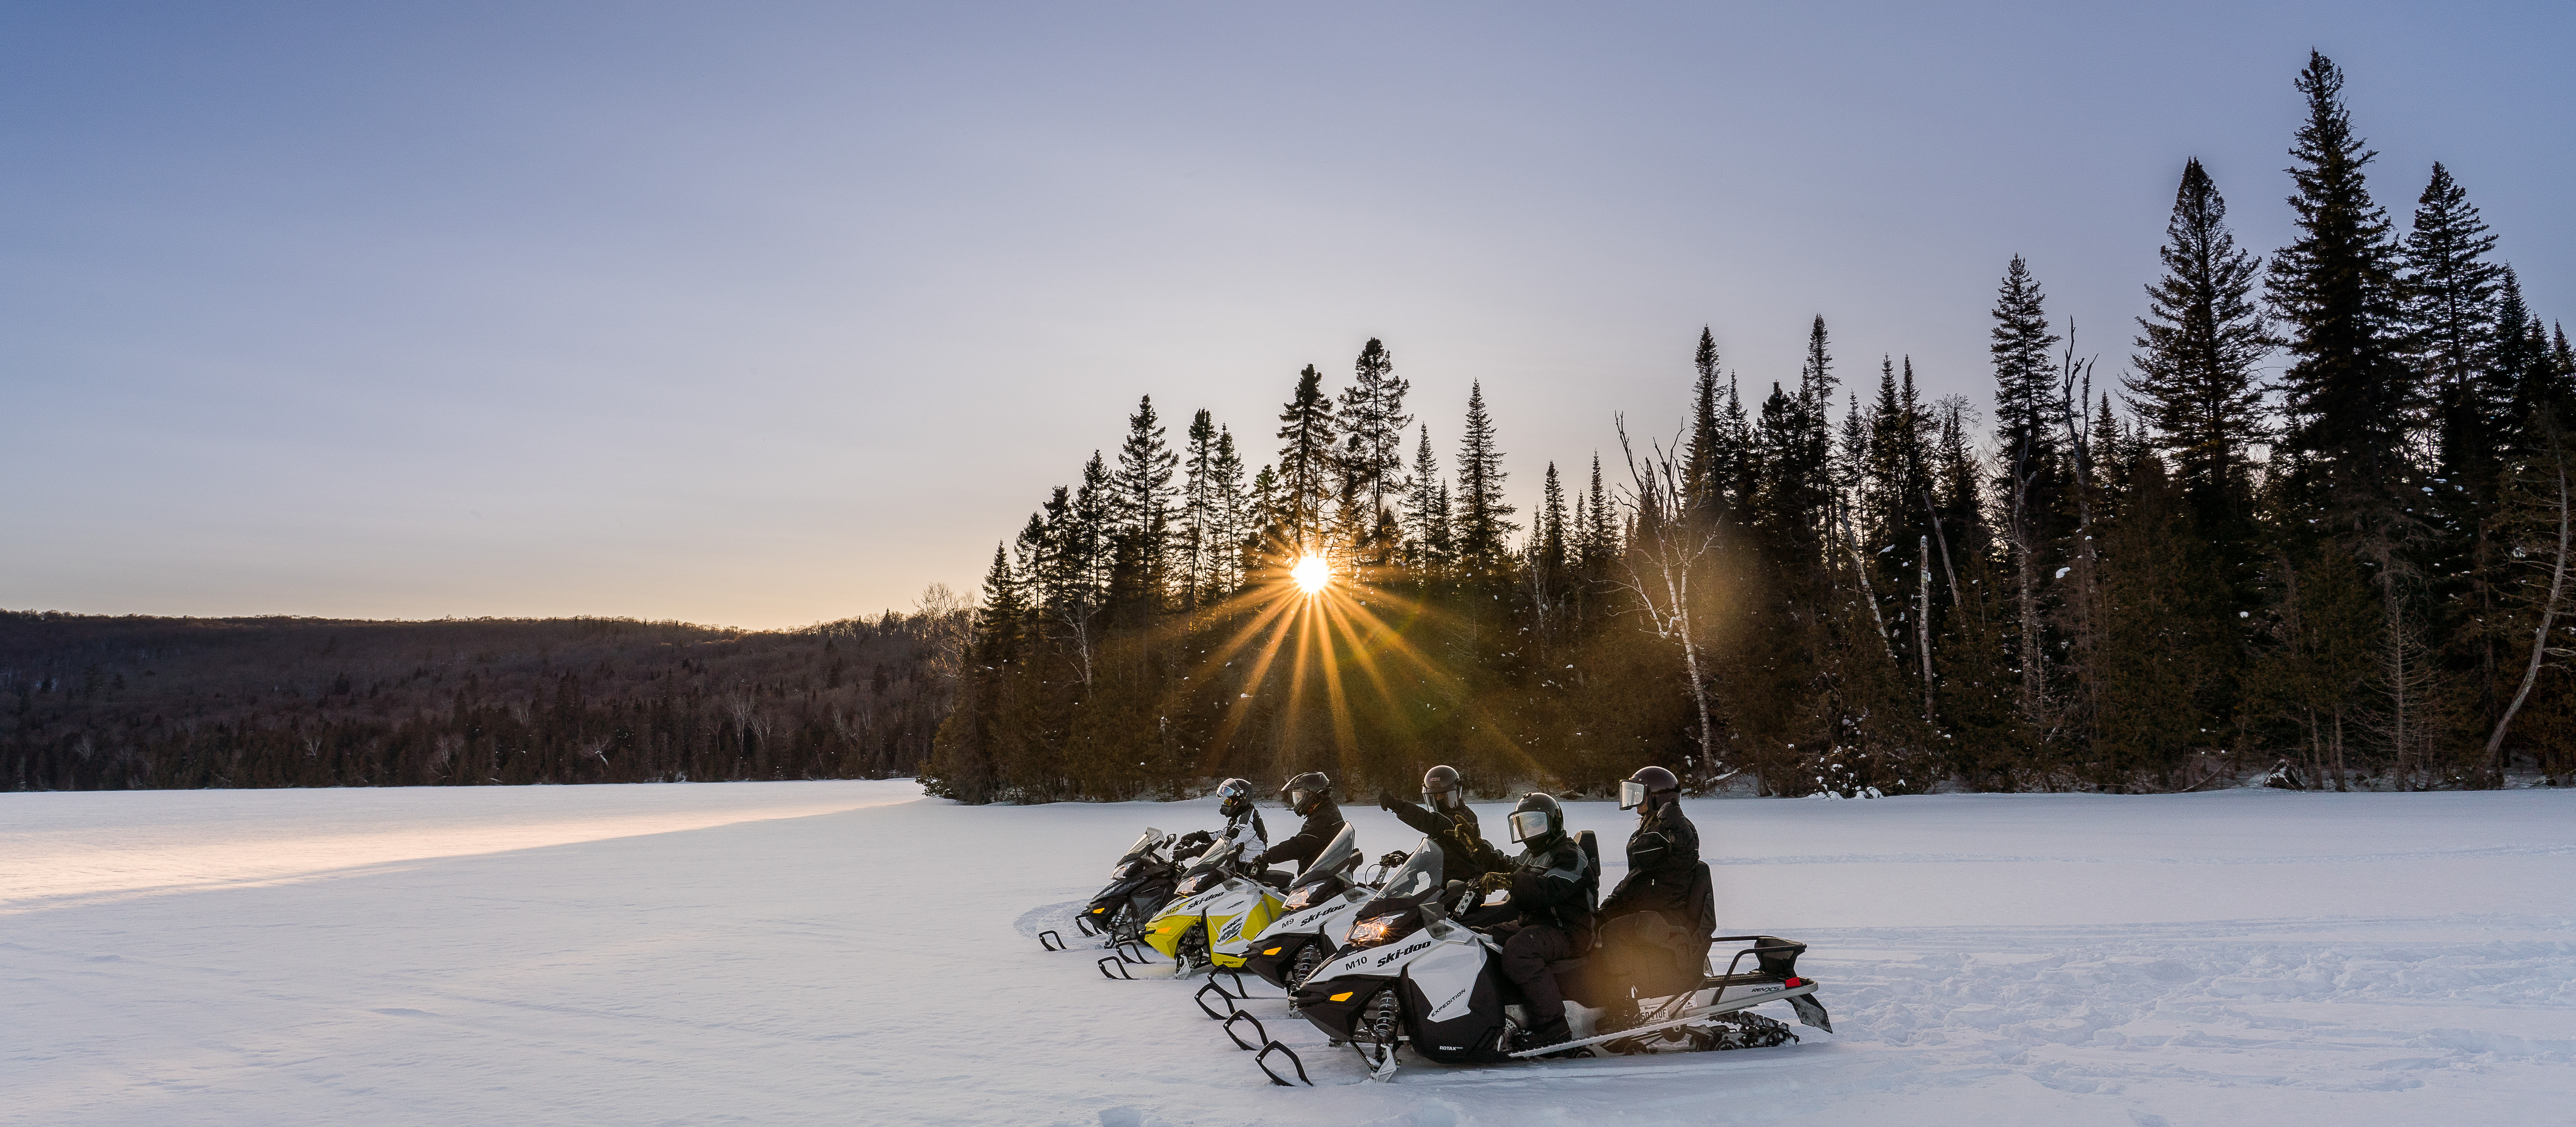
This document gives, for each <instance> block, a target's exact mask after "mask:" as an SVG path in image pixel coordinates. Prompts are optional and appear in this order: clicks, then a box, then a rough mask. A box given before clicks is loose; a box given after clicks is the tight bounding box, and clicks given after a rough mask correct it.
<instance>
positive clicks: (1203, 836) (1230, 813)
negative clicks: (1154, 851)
mask: <svg viewBox="0 0 2576 1127" xmlns="http://www.w3.org/2000/svg"><path fill="white" fill-rule="evenodd" d="M1216 796H1217V804H1216V812H1217V813H1219V814H1223V815H1225V828H1224V829H1223V830H1220V831H1218V832H1217V833H1214V834H1211V833H1209V832H1207V831H1206V830H1193V831H1191V832H1189V833H1186V834H1183V835H1181V840H1180V841H1179V842H1178V843H1176V844H1175V845H1174V847H1173V849H1172V856H1173V858H1174V859H1176V860H1188V859H1189V858H1192V857H1196V856H1198V855H1200V854H1202V853H1205V852H1207V851H1208V849H1209V847H1211V846H1214V847H1217V848H1223V847H1225V846H1228V845H1232V844H1234V843H1235V842H1238V841H1240V842H1243V843H1244V846H1243V851H1244V853H1245V854H1247V855H1253V854H1259V853H1260V852H1261V851H1262V850H1265V849H1268V848H1270V830H1269V828H1268V827H1266V826H1264V825H1262V824H1261V812H1260V811H1259V810H1256V809H1254V808H1253V806H1252V784H1251V783H1250V782H1247V781H1245V780H1243V779H1227V780H1226V781H1224V782H1222V783H1218V784H1217V785H1216Z"/></svg>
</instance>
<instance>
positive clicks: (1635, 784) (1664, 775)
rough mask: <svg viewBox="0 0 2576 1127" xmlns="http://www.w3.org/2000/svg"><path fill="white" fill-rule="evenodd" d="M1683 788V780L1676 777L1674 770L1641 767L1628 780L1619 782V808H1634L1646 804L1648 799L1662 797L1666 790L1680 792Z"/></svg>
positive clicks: (1674, 792)
mask: <svg viewBox="0 0 2576 1127" xmlns="http://www.w3.org/2000/svg"><path fill="white" fill-rule="evenodd" d="M1681 789H1682V781H1681V780H1680V779H1676V778H1674V777H1673V773H1672V772H1670V771H1667V770H1664V769H1663V768H1661V767H1639V768H1637V773H1636V774H1634V775H1630V776H1628V781H1626V782H1623V783H1621V784H1619V809H1622V810H1634V809H1636V808H1638V807H1640V806H1643V805H1645V804H1646V801H1647V800H1648V799H1652V798H1657V797H1661V796H1662V795H1663V794H1665V793H1666V792H1671V793H1673V794H1679V793H1681Z"/></svg>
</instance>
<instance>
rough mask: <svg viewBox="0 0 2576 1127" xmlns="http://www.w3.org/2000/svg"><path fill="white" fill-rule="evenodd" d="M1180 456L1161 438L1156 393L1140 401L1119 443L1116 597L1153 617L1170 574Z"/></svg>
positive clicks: (1135, 610)
mask: <svg viewBox="0 0 2576 1127" xmlns="http://www.w3.org/2000/svg"><path fill="white" fill-rule="evenodd" d="M1179 462H1180V459H1179V458H1178V457H1177V456H1176V455H1174V454H1173V453H1172V450H1171V447H1170V446H1169V445H1168V444H1167V443H1165V442H1164V440H1163V426H1162V421H1161V420H1160V419H1159V418H1157V417H1156V416H1155V414H1154V398H1153V397H1152V396H1150V395H1149V396H1145V397H1143V398H1141V399H1139V400H1138V401H1137V404H1136V413H1135V414H1133V415H1130V416H1128V418H1127V441H1126V442H1124V443H1123V444H1121V445H1120V446H1119V448H1118V472H1117V476H1116V478H1115V479H1114V482H1115V487H1116V501H1115V506H1116V508H1115V514H1116V520H1117V534H1116V535H1117V541H1116V547H1115V551H1116V553H1117V562H1118V564H1119V565H1120V566H1119V567H1118V569H1117V570H1118V572H1119V574H1118V575H1117V576H1116V578H1115V579H1114V580H1113V586H1114V587H1116V588H1117V589H1118V601H1119V602H1120V603H1122V604H1123V605H1126V606H1128V607H1130V608H1131V609H1132V611H1133V612H1134V613H1138V614H1143V615H1146V616H1148V617H1150V616H1151V615H1152V614H1153V613H1154V612H1155V611H1156V610H1158V609H1159V608H1160V604H1161V603H1162V600H1163V598H1164V592H1165V588H1166V587H1167V586H1168V585H1169V578H1170V574H1171V555H1172V550H1171V535H1172V502H1173V499H1174V497H1175V495H1176V492H1177V491H1176V490H1174V489H1173V487H1172V474H1173V471H1174V470H1175V469H1176V468H1177V467H1178V465H1179Z"/></svg>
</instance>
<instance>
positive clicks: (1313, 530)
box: [1277, 364, 1336, 550]
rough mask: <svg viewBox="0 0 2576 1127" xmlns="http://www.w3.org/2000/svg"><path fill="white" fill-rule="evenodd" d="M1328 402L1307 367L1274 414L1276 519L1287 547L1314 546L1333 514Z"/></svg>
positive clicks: (1321, 380)
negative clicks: (1276, 432)
mask: <svg viewBox="0 0 2576 1127" xmlns="http://www.w3.org/2000/svg"><path fill="white" fill-rule="evenodd" d="M1333 422H1334V420H1333V401H1332V399H1331V397H1329V396H1327V395H1325V394H1324V374H1323V373H1321V372H1318V371H1316V370H1315V366H1314V365H1312V364H1308V365H1306V370H1305V371H1302V372H1299V373H1297V390H1296V392H1295V393H1294V394H1292V395H1290V396H1289V398H1288V404H1287V406H1286V407H1284V408H1282V409H1281V410H1280V412H1279V424H1280V425H1279V442H1280V446H1279V473H1278V487H1279V497H1278V499H1277V505H1278V510H1277V515H1278V518H1279V525H1280V530H1281V534H1282V535H1283V536H1284V537H1285V538H1286V541H1287V543H1288V545H1289V546H1290V547H1293V548H1295V549H1298V550H1309V549H1313V548H1317V547H1320V546H1321V544H1322V538H1323V536H1324V533H1325V531H1326V529H1325V527H1324V526H1325V522H1326V520H1327V519H1328V518H1329V516H1330V515H1331V513H1332V511H1333V501H1334V485H1335V484H1336V483H1335V476H1336V474H1335V470H1336V467H1335V464H1334V463H1335V461H1336V459H1335V458H1334V456H1333Z"/></svg>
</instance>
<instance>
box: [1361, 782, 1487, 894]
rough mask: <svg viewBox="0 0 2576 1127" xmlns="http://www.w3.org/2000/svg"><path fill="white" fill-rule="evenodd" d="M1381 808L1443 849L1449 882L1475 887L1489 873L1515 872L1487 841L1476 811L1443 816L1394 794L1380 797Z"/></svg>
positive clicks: (1444, 870)
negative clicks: (1477, 820)
mask: <svg viewBox="0 0 2576 1127" xmlns="http://www.w3.org/2000/svg"><path fill="white" fill-rule="evenodd" d="M1377 804H1378V805H1379V806H1380V807H1383V808H1384V809H1386V810H1388V811H1391V812H1393V813H1394V814H1395V817H1396V820H1397V821H1400V822H1403V823H1404V824H1405V825H1407V826H1410V827H1412V828H1413V832H1415V833H1418V834H1421V835H1422V836H1424V837H1427V838H1430V839H1431V843H1432V844H1433V845H1437V846H1439V847H1440V857H1441V866H1440V867H1441V875H1442V876H1443V877H1444V878H1445V879H1448V880H1463V881H1466V882H1467V883H1469V884H1474V883H1476V881H1477V880H1478V878H1481V877H1483V876H1484V875H1485V874H1487V873H1508V872H1510V871H1512V862H1511V860H1510V859H1509V858H1507V857H1504V856H1503V851H1502V850H1500V849H1496V848H1494V843H1493V842H1490V841H1487V840H1485V834H1484V830H1483V828H1482V827H1480V826H1478V825H1477V824H1476V812H1475V811H1474V810H1471V809H1469V808H1467V807H1465V806H1460V807H1459V808H1458V812H1457V813H1455V814H1443V813H1440V812H1439V811H1435V810H1430V809H1427V808H1424V807H1420V806H1416V805H1414V804H1412V803H1410V802H1407V801H1405V800H1403V799H1401V798H1397V797H1395V796H1394V795H1391V794H1385V795H1380V796H1378V800H1377Z"/></svg>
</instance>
